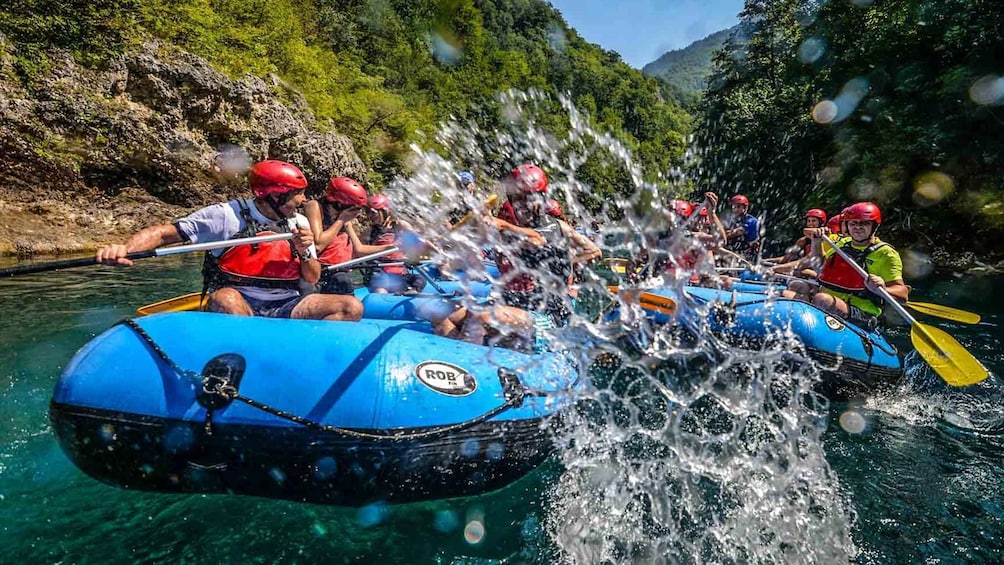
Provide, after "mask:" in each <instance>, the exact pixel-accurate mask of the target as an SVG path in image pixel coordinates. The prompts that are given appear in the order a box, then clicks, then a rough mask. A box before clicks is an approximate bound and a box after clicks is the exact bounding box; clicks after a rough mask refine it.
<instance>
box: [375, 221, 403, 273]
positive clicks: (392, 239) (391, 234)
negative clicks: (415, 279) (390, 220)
mask: <svg viewBox="0 0 1004 565" xmlns="http://www.w3.org/2000/svg"><path fill="white" fill-rule="evenodd" d="M396 243H397V226H384V225H379V226H373V227H372V228H371V229H370V245H394V244H396ZM384 259H387V260H388V261H404V259H405V256H404V253H402V252H400V251H398V252H396V253H391V254H390V255H385V256H384ZM383 270H384V272H387V273H390V274H393V275H403V274H404V267H403V266H393V267H383Z"/></svg>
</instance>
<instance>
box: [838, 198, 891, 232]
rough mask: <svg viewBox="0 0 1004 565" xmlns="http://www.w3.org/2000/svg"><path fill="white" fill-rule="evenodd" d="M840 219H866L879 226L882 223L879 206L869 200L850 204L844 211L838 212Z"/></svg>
mask: <svg viewBox="0 0 1004 565" xmlns="http://www.w3.org/2000/svg"><path fill="white" fill-rule="evenodd" d="M840 216H841V218H840V221H842V222H849V221H851V220H866V221H869V222H875V226H876V227H877V226H879V225H880V224H881V223H882V211H881V210H879V207H878V206H876V205H875V204H872V203H871V202H858V203H857V204H852V205H850V206H848V207H847V208H844V211H843V212H841V213H840Z"/></svg>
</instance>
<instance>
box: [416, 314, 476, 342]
mask: <svg viewBox="0 0 1004 565" xmlns="http://www.w3.org/2000/svg"><path fill="white" fill-rule="evenodd" d="M419 315H420V316H423V315H424V316H427V317H428V319H429V322H431V323H432V333H434V334H436V335H438V336H440V337H448V338H450V339H460V337H461V336H460V327H461V325H463V322H464V319H465V318H466V317H467V308H464V307H460V308H458V309H456V310H452V309H450V310H442V311H441V312H440V311H437V312H434V313H421V312H420V313H419Z"/></svg>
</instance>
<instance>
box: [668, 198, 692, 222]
mask: <svg viewBox="0 0 1004 565" xmlns="http://www.w3.org/2000/svg"><path fill="white" fill-rule="evenodd" d="M673 211H674V212H676V215H677V216H680V217H681V218H689V217H690V215H691V214H693V213H694V207H693V206H692V205H691V204H690V202H686V201H684V200H674V201H673Z"/></svg>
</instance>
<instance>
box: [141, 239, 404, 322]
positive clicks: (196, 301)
mask: <svg viewBox="0 0 1004 565" xmlns="http://www.w3.org/2000/svg"><path fill="white" fill-rule="evenodd" d="M237 241H241V240H238V239H232V240H230V242H231V243H233V242H237ZM393 251H394V250H391V249H385V250H384V251H380V252H378V253H373V254H372V255H367V256H365V257H360V258H358V259H353V260H351V261H345V262H344V263H339V264H337V265H330V266H329V267H327V268H329V269H344V268H346V267H351V266H352V265H358V264H359V263H363V262H366V261H372V260H374V259H378V258H379V257H382V256H384V255H386V254H387V253H388V252H393ZM205 304H206V300H204V299H203V296H202V293H201V292H191V293H188V294H182V295H181V296H175V297H174V298H168V299H167V300H161V301H160V302H154V303H153V304H147V305H146V306H140V307H139V308H137V309H136V315H137V316H149V315H150V314H162V313H164V312H191V311H192V310H199V309H200V308H202V307H203V306H205Z"/></svg>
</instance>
